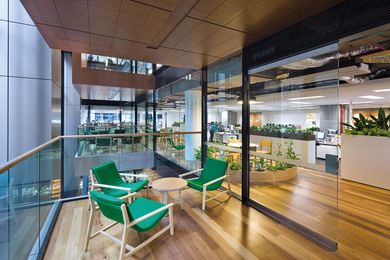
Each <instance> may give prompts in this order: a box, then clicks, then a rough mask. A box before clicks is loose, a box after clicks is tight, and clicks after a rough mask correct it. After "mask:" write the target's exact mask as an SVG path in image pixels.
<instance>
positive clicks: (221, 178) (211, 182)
mask: <svg viewBox="0 0 390 260" xmlns="http://www.w3.org/2000/svg"><path fill="white" fill-rule="evenodd" d="M225 178H226V175H224V176H222V177H219V178H216V179H215V180H212V181H209V182H206V183H205V184H203V188H204V187H207V186H209V185H211V184H213V183H215V182H218V181H220V180H223V179H225Z"/></svg>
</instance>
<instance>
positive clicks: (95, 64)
mask: <svg viewBox="0 0 390 260" xmlns="http://www.w3.org/2000/svg"><path fill="white" fill-rule="evenodd" d="M81 66H82V67H84V68H90V69H99V70H108V71H117V72H124V73H135V74H143V75H151V74H152V72H153V69H152V67H153V64H152V63H149V62H144V61H135V60H129V59H123V58H117V57H109V56H102V55H96V54H90V53H82V54H81Z"/></svg>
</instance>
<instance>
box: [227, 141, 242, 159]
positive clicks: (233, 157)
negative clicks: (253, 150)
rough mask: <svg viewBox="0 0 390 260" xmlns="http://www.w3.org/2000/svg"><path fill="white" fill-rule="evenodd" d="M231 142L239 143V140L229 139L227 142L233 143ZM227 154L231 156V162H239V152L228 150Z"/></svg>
mask: <svg viewBox="0 0 390 260" xmlns="http://www.w3.org/2000/svg"><path fill="white" fill-rule="evenodd" d="M233 143H241V140H238V139H229V144H233ZM229 156H230V157H231V160H232V162H236V163H237V162H239V160H240V158H241V153H237V152H232V151H229Z"/></svg>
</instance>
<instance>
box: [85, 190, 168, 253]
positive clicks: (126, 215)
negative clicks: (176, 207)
mask: <svg viewBox="0 0 390 260" xmlns="http://www.w3.org/2000/svg"><path fill="white" fill-rule="evenodd" d="M135 194H136V193H131V194H130V195H131V197H134V195H135ZM95 203H96V204H97V206H98V207H96V206H95ZM89 205H90V208H91V211H90V215H89V222H88V228H87V237H86V240H85V244H84V252H86V251H87V249H88V244H89V240H90V239H92V238H94V237H96V236H97V235H99V234H102V235H105V236H106V237H108V238H110V239H111V240H113V241H114V242H116V243H118V244H120V252H119V259H120V260H121V259H124V258H125V257H127V256H130V255H133V254H134V253H136V252H137V251H139V250H140V249H141V248H143V247H145V246H146V245H147V244H149V243H150V242H152V241H153V240H154V239H156V238H157V237H158V236H160V235H162V234H163V233H164V232H166V231H168V230H170V234H171V235H173V234H174V226H173V208H172V207H173V204H172V203H171V204H168V205H165V204H162V203H160V202H157V201H153V200H150V199H146V198H135V199H134V200H132V201H131V203H129V204H126V202H125V201H124V200H121V199H118V198H115V197H112V196H109V195H106V194H104V193H101V192H98V191H91V192H90V193H89ZM97 210H100V212H101V213H102V214H103V215H104V216H105V217H106V218H108V219H110V220H112V221H113V222H112V223H111V224H109V225H107V226H105V227H103V228H102V229H100V230H98V231H97V232H95V233H93V234H92V235H91V231H92V227H93V221H94V219H95V211H97ZM167 214H169V224H168V225H167V226H166V227H164V228H162V229H161V230H160V231H158V232H157V233H156V234H154V235H153V236H151V237H150V238H148V239H147V240H146V241H144V242H142V243H141V244H139V245H138V246H135V247H133V246H130V245H129V244H127V242H126V238H127V235H128V232H129V228H132V229H134V230H135V231H137V232H146V231H148V230H151V229H152V228H154V227H155V226H156V225H157V224H158V223H159V222H160V221H161V219H163V218H164V216H166V215H167ZM118 223H119V224H122V225H123V231H122V239H121V240H119V239H117V238H116V237H114V236H113V235H111V234H109V233H108V232H106V230H108V229H110V228H111V227H113V226H115V225H117V224H118ZM126 250H127V252H126Z"/></svg>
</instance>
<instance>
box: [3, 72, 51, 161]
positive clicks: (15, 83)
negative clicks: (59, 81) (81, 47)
mask: <svg viewBox="0 0 390 260" xmlns="http://www.w3.org/2000/svg"><path fill="white" fill-rule="evenodd" d="M50 137H51V80H38V79H25V78H12V77H10V79H9V143H10V146H9V157H10V158H14V157H16V156H18V155H20V154H22V153H24V152H27V151H28V150H30V149H32V148H35V147H37V146H39V145H41V144H42V143H44V142H46V141H48V140H50Z"/></svg>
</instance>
